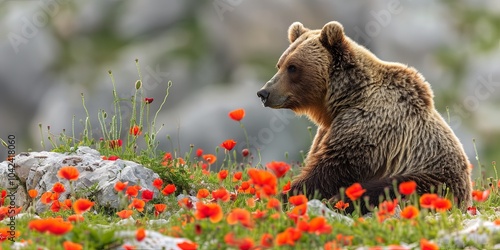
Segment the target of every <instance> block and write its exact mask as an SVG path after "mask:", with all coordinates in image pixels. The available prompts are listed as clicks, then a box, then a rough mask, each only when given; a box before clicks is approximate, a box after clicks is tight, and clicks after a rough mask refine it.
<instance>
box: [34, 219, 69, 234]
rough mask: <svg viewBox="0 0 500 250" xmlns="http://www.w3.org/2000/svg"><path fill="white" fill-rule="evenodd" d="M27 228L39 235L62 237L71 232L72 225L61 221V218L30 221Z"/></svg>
mask: <svg viewBox="0 0 500 250" xmlns="http://www.w3.org/2000/svg"><path fill="white" fill-rule="evenodd" d="M28 228H29V229H32V230H36V231H38V232H40V233H44V232H49V233H51V234H54V235H63V234H66V233H67V232H69V231H71V229H72V228H73V225H71V223H70V222H65V221H63V220H62V219H61V218H46V219H37V220H32V221H30V222H29V224H28Z"/></svg>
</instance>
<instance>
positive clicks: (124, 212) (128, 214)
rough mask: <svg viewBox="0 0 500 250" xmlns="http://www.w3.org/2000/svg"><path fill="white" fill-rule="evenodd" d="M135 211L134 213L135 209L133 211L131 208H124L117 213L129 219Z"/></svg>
mask: <svg viewBox="0 0 500 250" xmlns="http://www.w3.org/2000/svg"><path fill="white" fill-rule="evenodd" d="M133 213H134V211H132V210H130V209H124V210H122V211H120V212H116V215H118V217H120V218H122V219H128V218H129V217H130V216H131V215H132V214H133Z"/></svg>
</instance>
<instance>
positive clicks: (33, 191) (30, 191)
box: [28, 189, 38, 199]
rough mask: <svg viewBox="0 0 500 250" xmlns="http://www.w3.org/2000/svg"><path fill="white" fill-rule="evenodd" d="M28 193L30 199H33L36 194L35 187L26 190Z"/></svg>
mask: <svg viewBox="0 0 500 250" xmlns="http://www.w3.org/2000/svg"><path fill="white" fill-rule="evenodd" d="M28 195H29V196H30V198H31V199H35V198H36V197H37V196H38V191H37V190H36V189H30V190H28Z"/></svg>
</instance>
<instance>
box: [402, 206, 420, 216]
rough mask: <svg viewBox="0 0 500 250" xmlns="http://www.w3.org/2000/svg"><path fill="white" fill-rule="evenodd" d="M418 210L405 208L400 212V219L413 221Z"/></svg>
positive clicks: (410, 207) (412, 207) (409, 207)
mask: <svg viewBox="0 0 500 250" xmlns="http://www.w3.org/2000/svg"><path fill="white" fill-rule="evenodd" d="M418 213H419V212H418V209H417V208H416V207H414V206H411V205H410V206H407V207H405V208H404V209H403V211H401V217H403V218H405V219H410V220H411V219H414V218H416V217H417V216H418Z"/></svg>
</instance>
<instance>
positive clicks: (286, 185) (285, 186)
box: [281, 181, 291, 194]
mask: <svg viewBox="0 0 500 250" xmlns="http://www.w3.org/2000/svg"><path fill="white" fill-rule="evenodd" d="M290 184H291V183H290V181H288V182H287V183H286V184H285V185H284V186H283V189H282V190H281V193H282V194H286V193H288V192H289V191H290V189H291V187H290Z"/></svg>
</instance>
